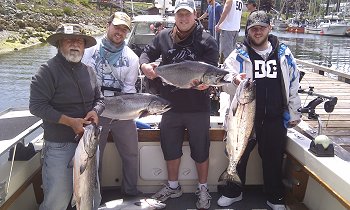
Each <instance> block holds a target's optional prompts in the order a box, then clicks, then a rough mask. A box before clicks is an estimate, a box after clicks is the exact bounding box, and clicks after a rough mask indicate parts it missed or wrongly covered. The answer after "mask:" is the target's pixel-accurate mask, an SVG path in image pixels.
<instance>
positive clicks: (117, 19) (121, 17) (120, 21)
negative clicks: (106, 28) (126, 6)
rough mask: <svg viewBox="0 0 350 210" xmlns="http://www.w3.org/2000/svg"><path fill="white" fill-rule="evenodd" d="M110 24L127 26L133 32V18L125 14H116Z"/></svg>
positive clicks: (111, 18)
mask: <svg viewBox="0 0 350 210" xmlns="http://www.w3.org/2000/svg"><path fill="white" fill-rule="evenodd" d="M108 23H112V24H113V25H115V26H117V25H125V26H126V27H128V29H129V30H131V18H130V17H129V15H127V14H126V13H125V12H115V13H114V14H113V15H111V17H110V18H109V21H108Z"/></svg>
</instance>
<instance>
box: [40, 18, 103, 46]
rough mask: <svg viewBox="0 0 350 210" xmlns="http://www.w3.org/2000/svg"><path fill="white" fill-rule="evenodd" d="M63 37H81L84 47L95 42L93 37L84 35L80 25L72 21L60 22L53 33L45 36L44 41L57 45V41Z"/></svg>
mask: <svg viewBox="0 0 350 210" xmlns="http://www.w3.org/2000/svg"><path fill="white" fill-rule="evenodd" d="M65 38H73V39H74V38H82V39H84V40H85V48H89V47H92V46H94V45H95V44H96V40H95V38H94V37H92V36H89V35H86V34H85V30H84V28H83V27H82V26H81V25H79V24H73V23H66V24H61V25H60V26H58V28H57V30H56V32H55V33H54V34H52V35H50V36H49V37H47V39H46V41H47V42H48V43H49V44H51V45H52V46H55V47H58V41H59V40H61V39H65Z"/></svg>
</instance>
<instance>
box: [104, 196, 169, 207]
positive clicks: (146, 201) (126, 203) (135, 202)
mask: <svg viewBox="0 0 350 210" xmlns="http://www.w3.org/2000/svg"><path fill="white" fill-rule="evenodd" d="M165 207H166V204H165V203H162V202H160V201H158V200H155V199H152V198H133V199H118V200H112V201H108V202H106V203H104V204H103V205H101V206H100V208H98V210H107V209H109V210H123V209H125V210H126V209H129V210H154V209H164V208H165Z"/></svg>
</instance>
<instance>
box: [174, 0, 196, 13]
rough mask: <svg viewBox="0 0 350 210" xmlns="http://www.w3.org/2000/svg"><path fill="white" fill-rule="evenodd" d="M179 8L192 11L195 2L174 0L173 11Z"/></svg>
mask: <svg viewBox="0 0 350 210" xmlns="http://www.w3.org/2000/svg"><path fill="white" fill-rule="evenodd" d="M180 9H185V10H188V11H190V12H191V13H193V12H194V11H196V4H195V3H194V0H176V2H175V10H174V12H175V13H177V11H179V10H180Z"/></svg>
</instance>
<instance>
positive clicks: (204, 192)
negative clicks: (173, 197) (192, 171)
mask: <svg viewBox="0 0 350 210" xmlns="http://www.w3.org/2000/svg"><path fill="white" fill-rule="evenodd" d="M196 195H197V196H198V200H197V203H196V206H197V209H209V208H210V200H211V196H210V194H209V190H208V188H206V187H204V186H202V187H201V189H197V191H196Z"/></svg>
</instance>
